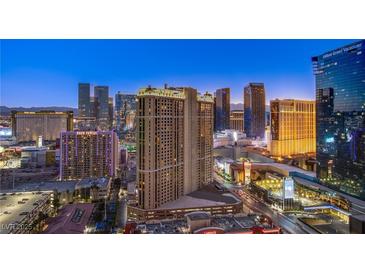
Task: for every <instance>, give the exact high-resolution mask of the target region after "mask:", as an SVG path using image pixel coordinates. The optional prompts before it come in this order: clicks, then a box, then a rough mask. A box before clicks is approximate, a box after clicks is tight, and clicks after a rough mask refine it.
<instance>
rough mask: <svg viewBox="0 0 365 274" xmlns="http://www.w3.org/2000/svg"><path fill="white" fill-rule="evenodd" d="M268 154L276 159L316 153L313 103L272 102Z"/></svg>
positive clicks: (304, 101)
mask: <svg viewBox="0 0 365 274" xmlns="http://www.w3.org/2000/svg"><path fill="white" fill-rule="evenodd" d="M270 110H271V115H270V116H271V123H270V124H271V129H270V133H271V138H270V145H269V147H270V154H271V155H273V156H276V157H283V156H291V155H295V154H305V153H314V152H315V151H316V114H315V101H308V100H295V99H285V100H279V99H276V100H272V101H271V102H270Z"/></svg>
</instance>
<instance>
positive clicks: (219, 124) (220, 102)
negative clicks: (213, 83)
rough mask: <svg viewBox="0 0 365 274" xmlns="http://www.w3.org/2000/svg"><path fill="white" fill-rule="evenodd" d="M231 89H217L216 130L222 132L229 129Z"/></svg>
mask: <svg viewBox="0 0 365 274" xmlns="http://www.w3.org/2000/svg"><path fill="white" fill-rule="evenodd" d="M230 93H231V91H230V89H229V88H221V89H217V91H216V93H215V110H214V111H215V130H217V131H222V130H225V129H229V127H230V124H229V118H230V109H231V106H230Z"/></svg>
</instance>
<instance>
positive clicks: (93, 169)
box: [60, 131, 118, 180]
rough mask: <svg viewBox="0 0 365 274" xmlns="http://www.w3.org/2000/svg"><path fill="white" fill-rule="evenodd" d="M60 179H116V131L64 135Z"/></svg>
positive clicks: (65, 133) (62, 137)
mask: <svg viewBox="0 0 365 274" xmlns="http://www.w3.org/2000/svg"><path fill="white" fill-rule="evenodd" d="M60 153H61V159H60V179H61V180H77V179H85V178H99V177H114V176H115V174H116V169H117V165H118V139H117V136H116V133H115V132H114V131H68V132H62V133H61V146H60Z"/></svg>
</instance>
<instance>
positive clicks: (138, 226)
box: [125, 211, 281, 234]
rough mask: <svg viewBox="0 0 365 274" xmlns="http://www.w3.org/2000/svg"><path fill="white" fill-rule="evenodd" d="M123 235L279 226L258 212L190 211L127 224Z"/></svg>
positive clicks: (272, 230) (265, 230) (258, 230)
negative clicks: (171, 218) (253, 213)
mask: <svg viewBox="0 0 365 274" xmlns="http://www.w3.org/2000/svg"><path fill="white" fill-rule="evenodd" d="M125 232H126V233H127V234H279V233H281V229H280V228H279V227H277V226H275V225H273V224H272V223H271V221H270V220H269V219H268V218H265V217H264V216H261V215H250V216H246V215H243V214H236V215H233V216H232V215H221V216H212V215H210V214H208V213H206V212H200V211H196V212H192V213H188V214H186V215H185V216H183V217H181V218H179V219H175V220H163V221H148V222H138V223H131V222H130V223H127V225H126V229H125Z"/></svg>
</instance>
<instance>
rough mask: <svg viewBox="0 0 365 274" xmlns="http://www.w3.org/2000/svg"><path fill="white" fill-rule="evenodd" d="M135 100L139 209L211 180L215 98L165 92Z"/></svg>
mask: <svg viewBox="0 0 365 274" xmlns="http://www.w3.org/2000/svg"><path fill="white" fill-rule="evenodd" d="M137 98H138V105H137V159H138V162H137V181H138V190H139V205H140V207H142V208H144V209H154V208H158V207H160V206H161V205H163V204H165V203H167V202H170V201H174V200H176V199H178V198H180V197H181V196H183V195H185V194H188V193H190V192H192V191H195V190H197V189H199V188H200V187H201V186H202V185H203V184H206V183H209V182H211V181H212V172H213V154H212V152H213V151H212V150H213V115H214V114H213V108H214V99H213V97H212V96H211V95H210V94H205V95H203V96H200V95H198V93H197V91H196V90H195V89H192V88H167V87H165V88H164V89H156V88H146V89H141V90H140V91H139V93H138V96H137Z"/></svg>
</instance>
